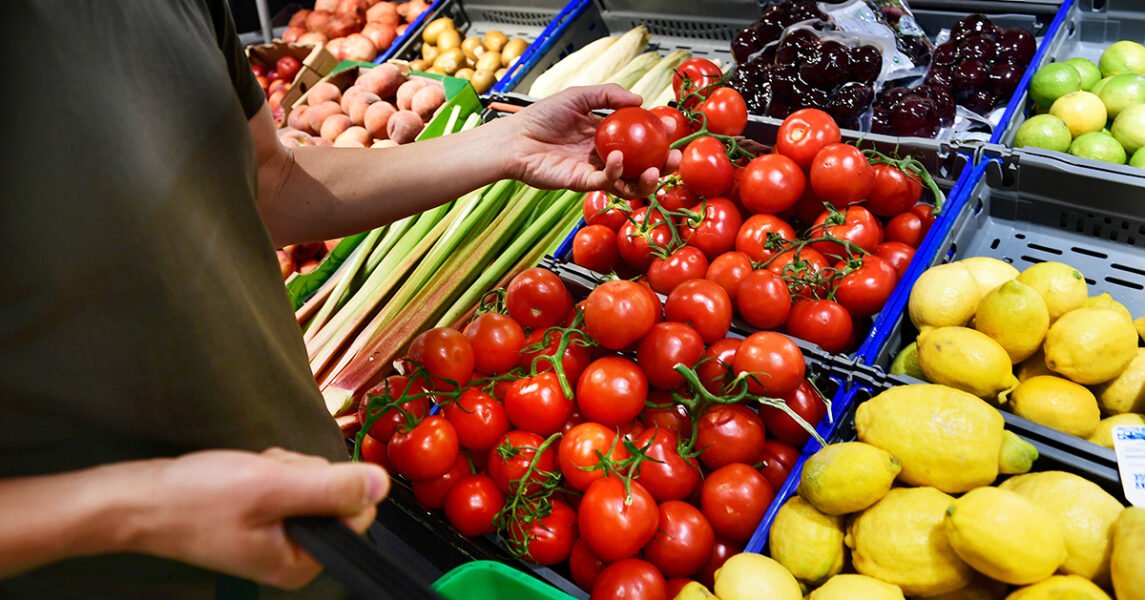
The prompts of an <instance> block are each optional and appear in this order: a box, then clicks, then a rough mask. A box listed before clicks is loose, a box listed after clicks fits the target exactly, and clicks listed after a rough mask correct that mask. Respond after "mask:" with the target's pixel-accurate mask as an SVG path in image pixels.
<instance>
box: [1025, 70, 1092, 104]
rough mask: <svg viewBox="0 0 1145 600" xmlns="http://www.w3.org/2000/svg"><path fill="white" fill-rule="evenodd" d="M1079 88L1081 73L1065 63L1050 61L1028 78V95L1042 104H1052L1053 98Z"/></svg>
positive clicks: (1055, 98)
mask: <svg viewBox="0 0 1145 600" xmlns="http://www.w3.org/2000/svg"><path fill="white" fill-rule="evenodd" d="M1080 89H1081V73H1078V71H1077V69H1075V68H1074V67H1073V65H1067V64H1065V63H1050V64H1048V65H1046V66H1044V67H1042V68H1040V69H1038V72H1037V73H1034V77H1033V79H1031V80H1030V97H1031V98H1033V100H1034V102H1036V103H1038V104H1040V105H1042V106H1052V105H1053V103H1054V100H1057V99H1058V98H1061V97H1062V96H1064V95H1066V94H1068V93H1070V92H1076V91H1078V90H1080Z"/></svg>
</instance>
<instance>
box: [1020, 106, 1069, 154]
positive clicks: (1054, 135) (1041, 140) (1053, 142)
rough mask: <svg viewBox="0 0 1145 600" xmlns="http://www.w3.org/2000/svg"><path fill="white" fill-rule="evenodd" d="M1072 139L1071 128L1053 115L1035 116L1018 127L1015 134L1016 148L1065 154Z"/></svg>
mask: <svg viewBox="0 0 1145 600" xmlns="http://www.w3.org/2000/svg"><path fill="white" fill-rule="evenodd" d="M1071 139H1073V136H1071V135H1070V133H1069V127H1066V124H1065V123H1064V122H1062V120H1061V119H1059V118H1057V117H1055V116H1053V115H1034V116H1032V117H1030V118H1029V119H1026V122H1025V123H1022V125H1021V126H1019V127H1018V132H1017V133H1016V134H1014V147H1015V148H1021V147H1022V146H1033V147H1034V148H1045V149H1047V150H1057V151H1058V152H1065V151H1066V150H1067V149H1069V144H1070V140H1071Z"/></svg>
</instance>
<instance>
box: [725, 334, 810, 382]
mask: <svg viewBox="0 0 1145 600" xmlns="http://www.w3.org/2000/svg"><path fill="white" fill-rule="evenodd" d="M732 368H733V369H735V374H736V375H737V376H738V375H740V374H742V373H751V374H752V375H751V376H750V377H749V378H748V390H749V391H750V392H751V393H753V394H765V395H767V396H771V397H773V398H774V397H776V396H782V395H784V394H786V393H788V392H790V391H792V390H794V389H795V388H797V387H799V384H800V383H801V382H802V381H803V377H804V375H806V374H807V363H806V361H805V360H804V358H803V353H802V352H800V351H799V346H797V345H795V342H793V341H791V338H788V337H787V336H785V335H783V334H781V333H775V332H773V331H760V332H756V333H753V334H751V335H749V336H747V337H746V338H744V340H743V341H742V342H741V343H740V346H739V348H738V349H737V350H736V355H735V360H734V361H733V362H732Z"/></svg>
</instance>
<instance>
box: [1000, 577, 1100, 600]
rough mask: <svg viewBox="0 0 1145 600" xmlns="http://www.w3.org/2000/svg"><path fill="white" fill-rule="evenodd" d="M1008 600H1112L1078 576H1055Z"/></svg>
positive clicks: (1029, 587) (1022, 590)
mask: <svg viewBox="0 0 1145 600" xmlns="http://www.w3.org/2000/svg"><path fill="white" fill-rule="evenodd" d="M1006 600H1112V599H1111V598H1110V597H1109V594H1106V593H1105V592H1104V591H1103V590H1102V589H1101V588H1099V587H1097V585H1095V584H1094V583H1093V582H1092V581H1090V580H1088V579H1086V578H1084V577H1078V576H1077V575H1054V576H1053V577H1050V578H1049V579H1046V580H1044V581H1040V582H1038V583H1035V584H1034V585H1030V586H1026V587H1024V588H1022V589H1020V590H1017V591H1015V592H1014V593H1013V594H1010V595H1009V596H1006Z"/></svg>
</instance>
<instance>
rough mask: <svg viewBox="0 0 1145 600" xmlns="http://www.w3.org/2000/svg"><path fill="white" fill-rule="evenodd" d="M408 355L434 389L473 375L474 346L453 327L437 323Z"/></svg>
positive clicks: (415, 344) (445, 386)
mask: <svg viewBox="0 0 1145 600" xmlns="http://www.w3.org/2000/svg"><path fill="white" fill-rule="evenodd" d="M554 277H555V275H554ZM409 357H410V359H411V360H414V361H417V363H418V364H420V365H421V366H423V367H425V369H426V370H427V371H429V374H430V375H431V376H432V377H433V387H434V388H435V389H439V390H447V389H453V388H454V387H455V386H458V385H461V384H463V383H465V382H467V381H469V378H470V377H471V376H472V375H473V365H474V363H475V357H474V356H473V346H472V345H471V344H470V343H469V338H467V337H465V334H463V333H461V332H460V331H458V330H456V329H454V328H452V327H435V328H433V329H430V330H429V331H426V332H423V333H422V334H421V335H419V336H417V337H416V338H414V340H413V343H411V344H410V347H409ZM450 382H452V383H450Z"/></svg>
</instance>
